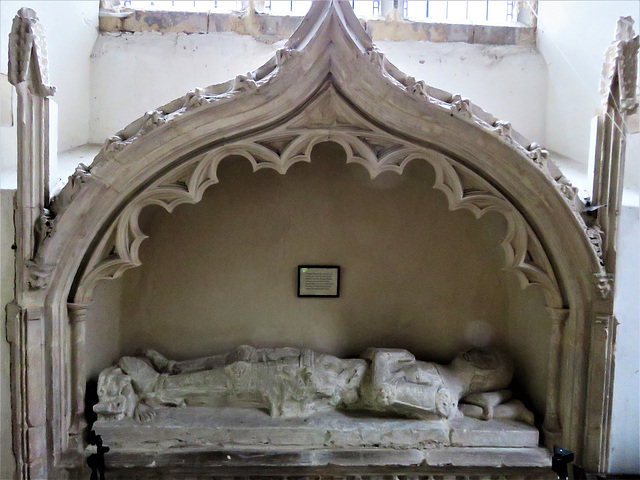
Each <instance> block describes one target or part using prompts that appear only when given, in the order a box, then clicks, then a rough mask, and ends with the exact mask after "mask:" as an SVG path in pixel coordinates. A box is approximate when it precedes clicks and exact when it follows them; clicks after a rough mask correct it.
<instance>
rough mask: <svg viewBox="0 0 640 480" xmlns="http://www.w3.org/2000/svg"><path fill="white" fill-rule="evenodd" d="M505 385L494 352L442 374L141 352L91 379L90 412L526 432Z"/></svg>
mask: <svg viewBox="0 0 640 480" xmlns="http://www.w3.org/2000/svg"><path fill="white" fill-rule="evenodd" d="M512 376H513V364H512V362H511V361H510V360H509V358H508V357H507V356H506V355H504V354H503V353H502V352H500V351H497V350H491V351H480V350H470V351H468V352H465V353H462V354H460V355H458V356H456V357H455V358H454V359H453V361H452V362H451V363H450V364H448V365H439V364H436V363H432V362H424V361H419V360H416V358H415V357H414V356H413V355H412V354H411V353H410V352H408V351H406V350H401V349H385V348H369V349H368V350H366V351H365V352H364V354H363V355H362V356H361V358H357V359H340V358H337V357H334V356H332V355H327V354H322V353H317V352H314V351H312V350H309V349H297V348H274V349H272V348H263V349H258V348H253V347H250V346H246V345H243V346H240V347H238V348H237V349H235V350H233V351H231V352H229V353H226V354H222V355H214V356H210V357H203V358H199V359H195V360H188V361H183V362H175V361H170V360H168V359H166V358H165V357H164V356H162V355H161V354H159V353H158V352H156V351H153V350H147V351H146V352H145V354H144V355H143V356H140V357H123V358H121V359H120V361H119V362H118V364H117V365H116V366H114V367H109V368H107V369H105V370H104V371H103V372H102V373H101V374H100V377H99V379H98V395H99V400H100V401H99V403H98V404H96V405H95V406H94V411H95V412H96V413H97V414H98V416H99V418H100V419H105V420H109V419H117V420H120V419H122V418H124V417H133V418H135V419H137V420H139V421H148V420H151V419H152V418H153V417H154V415H155V408H156V407H158V406H176V407H182V406H208V407H245V408H258V409H263V410H267V411H268V412H269V414H270V415H271V416H272V417H283V418H304V417H308V416H310V415H313V414H315V413H318V412H322V411H327V410H332V409H341V410H361V411H370V412H376V414H378V415H379V414H381V413H382V414H391V415H400V416H403V417H409V418H418V419H438V418H440V419H443V418H454V417H456V416H460V415H462V414H464V415H466V416H472V417H476V418H481V419H484V420H489V419H491V418H509V419H515V420H521V421H524V422H526V423H529V424H533V414H532V413H531V412H530V411H529V410H527V409H526V408H525V407H524V405H523V404H522V403H521V402H519V401H518V400H512V399H511V392H510V391H509V390H507V387H508V386H509V384H510V383H511V379H512ZM461 401H462V402H464V403H461V404H460V405H459V402H461Z"/></svg>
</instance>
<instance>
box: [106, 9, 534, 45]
mask: <svg viewBox="0 0 640 480" xmlns="http://www.w3.org/2000/svg"><path fill="white" fill-rule="evenodd" d="M302 18H303V17H296V16H277V15H267V14H259V13H253V14H250V13H246V12H233V13H208V12H174V11H146V10H123V11H120V12H112V11H108V10H102V11H101V12H100V31H101V32H111V33H117V32H120V33H135V32H158V33H187V34H193V33H200V34H205V33H221V32H234V33H238V34H241V35H252V36H254V37H256V38H257V39H258V40H261V41H266V42H276V41H279V40H282V39H285V38H288V37H290V36H291V35H292V34H293V32H294V31H295V29H296V28H297V27H298V25H299V24H300V22H301V21H302ZM361 21H362V22H363V23H364V24H365V28H366V29H367V31H368V32H369V33H370V35H371V36H372V38H373V40H374V41H375V40H396V41H415V40H421V41H429V42H464V43H472V44H486V45H527V46H532V45H535V41H536V39H535V32H536V29H535V27H531V26H526V25H521V24H516V25H474V24H470V23H467V24H454V23H437V22H416V21H409V20H400V21H398V20H385V19H372V20H366V21H365V20H361Z"/></svg>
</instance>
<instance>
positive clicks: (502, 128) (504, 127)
mask: <svg viewBox="0 0 640 480" xmlns="http://www.w3.org/2000/svg"><path fill="white" fill-rule="evenodd" d="M493 126H494V131H495V132H497V133H498V135H499V136H500V137H503V138H505V139H507V140H513V137H512V134H513V131H512V129H511V122H507V121H505V120H496V121H495V122H494V124H493Z"/></svg>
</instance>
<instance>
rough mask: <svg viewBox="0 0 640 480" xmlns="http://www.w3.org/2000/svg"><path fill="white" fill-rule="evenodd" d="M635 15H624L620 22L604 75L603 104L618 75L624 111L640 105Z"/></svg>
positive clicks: (601, 86) (620, 106) (620, 105)
mask: <svg viewBox="0 0 640 480" xmlns="http://www.w3.org/2000/svg"><path fill="white" fill-rule="evenodd" d="M633 23H634V22H633V19H632V18H631V17H620V19H619V20H618V23H617V25H616V33H615V40H614V41H613V42H612V43H611V45H609V48H608V49H607V51H606V53H605V61H604V64H603V67H602V77H601V79H600V99H601V101H602V103H603V105H606V104H607V103H608V102H609V95H610V94H611V87H612V84H613V79H614V77H615V76H616V75H617V76H618V84H619V86H620V102H619V103H620V104H619V105H617V108H619V109H620V111H621V113H625V112H633V111H634V110H636V109H637V107H638V102H637V99H636V84H637V77H638V47H639V46H640V39H639V37H638V36H637V35H635V32H634V31H633Z"/></svg>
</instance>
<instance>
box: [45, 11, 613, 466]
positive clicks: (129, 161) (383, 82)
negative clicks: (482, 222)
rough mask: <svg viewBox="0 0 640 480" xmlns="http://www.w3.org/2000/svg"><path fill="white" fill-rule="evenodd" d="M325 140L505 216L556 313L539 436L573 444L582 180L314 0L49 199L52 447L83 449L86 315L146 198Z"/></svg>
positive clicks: (306, 157) (580, 413)
mask: <svg viewBox="0 0 640 480" xmlns="http://www.w3.org/2000/svg"><path fill="white" fill-rule="evenodd" d="M353 72H358V74H357V75H354V74H353ZM327 140H329V141H333V142H336V143H338V144H340V145H341V146H342V148H343V149H344V150H345V152H346V154H347V162H353V163H358V164H360V165H362V166H363V167H364V168H366V169H367V170H368V172H369V174H370V175H371V177H372V178H373V177H375V176H376V175H378V174H380V173H381V172H385V171H393V172H397V173H398V174H401V173H402V171H403V169H404V167H405V166H406V165H407V163H409V162H410V161H412V160H416V159H419V160H424V161H427V162H429V163H430V164H431V165H432V166H433V168H434V170H435V172H436V183H435V185H434V187H435V188H437V189H439V190H440V191H442V192H443V193H444V194H445V195H446V197H447V199H448V204H449V208H450V209H451V210H454V209H459V208H464V209H468V210H470V211H471V212H472V213H473V214H474V215H475V216H476V217H478V218H479V217H480V216H482V215H483V214H484V213H485V212H487V211H497V212H499V213H501V214H502V215H503V216H504V218H505V219H506V222H507V233H506V235H505V238H504V240H503V244H502V245H503V249H504V253H505V265H506V267H507V268H508V269H509V270H511V271H513V272H514V274H515V277H514V278H517V279H518V280H519V281H520V283H521V285H522V286H523V287H524V286H527V285H529V284H534V285H536V286H538V287H539V288H541V289H542V291H543V292H544V296H545V300H546V303H547V306H548V308H549V312H550V317H551V319H552V321H553V330H552V332H553V333H552V336H551V338H550V342H551V350H550V351H551V358H550V360H549V388H548V393H547V395H548V401H547V410H546V417H545V422H544V425H543V429H544V433H545V436H546V443H547V444H552V443H562V444H563V445H565V446H568V447H570V448H572V449H574V450H575V451H576V452H577V453H578V454H580V453H581V449H582V445H583V441H584V438H585V436H586V435H588V431H587V429H588V428H590V427H589V426H585V417H586V415H587V413H586V401H585V398H584V392H585V389H586V384H587V380H586V378H587V367H588V362H587V353H586V352H587V351H588V347H587V346H586V345H588V338H589V332H590V324H591V322H592V321H593V319H594V318H595V316H596V313H597V308H596V307H595V306H596V305H597V302H598V301H599V300H598V299H599V298H600V295H603V296H604V295H606V294H607V291H608V290H607V288H608V285H607V284H606V282H605V283H603V282H599V281H598V279H603V278H606V275H605V271H604V267H603V265H602V261H601V258H600V256H599V250H598V242H597V237H596V236H594V234H593V232H590V231H589V229H588V228H587V227H586V225H585V223H584V221H583V219H582V217H581V214H580V201H579V199H578V198H577V197H576V191H575V189H574V188H573V187H571V185H570V184H569V183H568V182H567V181H566V179H565V178H564V177H563V176H562V174H561V173H560V172H559V170H558V169H557V168H556V167H555V166H554V165H553V164H552V163H551V162H550V161H549V160H548V159H547V156H546V152H545V151H544V150H543V149H541V148H540V147H539V146H538V145H537V144H534V143H531V142H529V141H527V140H525V139H524V138H523V137H522V136H521V135H519V134H518V133H517V132H515V131H513V130H512V129H511V126H510V124H509V123H508V122H503V121H500V120H498V119H496V118H495V117H493V116H492V115H490V114H488V113H486V112H484V111H483V110H481V109H480V108H478V107H477V106H475V105H473V104H472V103H471V102H470V101H469V100H467V99H465V98H461V97H460V96H458V95H452V94H449V93H447V92H444V91H441V90H438V89H434V88H431V87H429V86H427V85H425V84H424V83H423V82H421V81H416V80H415V79H414V78H412V77H409V76H407V75H405V74H403V73H402V72H400V71H399V70H398V69H397V68H396V67H394V66H393V65H392V64H391V63H390V62H389V61H388V60H387V59H386V58H385V56H384V55H383V54H382V53H381V52H379V51H378V50H377V49H376V48H375V46H374V45H373V43H372V41H371V39H370V38H369V36H368V35H367V34H366V32H365V30H364V29H363V27H362V26H361V24H360V22H359V21H358V20H357V18H356V17H355V15H354V13H353V11H352V10H351V8H350V6H349V5H348V2H340V1H317V2H314V3H313V6H312V8H311V10H310V12H309V14H308V15H307V17H305V19H304V20H303V22H302V24H301V25H300V27H299V28H298V30H297V31H296V32H295V33H294V35H293V36H292V37H291V39H290V40H289V41H288V42H287V44H286V45H285V47H284V48H282V49H281V50H279V51H278V52H277V53H276V55H275V56H274V57H273V58H272V59H271V60H270V61H268V62H267V63H266V64H265V65H263V66H262V67H260V68H258V69H257V70H255V71H253V72H250V73H249V74H247V75H246V76H238V77H236V78H235V79H234V80H232V81H229V82H227V83H224V84H220V85H214V86H211V87H208V88H205V89H195V90H193V91H191V92H189V93H187V94H186V95H185V96H183V97H181V98H178V99H176V100H174V101H173V102H171V103H169V104H167V105H164V106H162V107H160V108H158V109H156V110H153V111H150V112H147V113H146V114H145V115H144V116H143V117H141V118H140V119H138V120H136V121H135V122H133V123H132V124H130V125H129V126H127V127H126V128H124V129H123V130H122V131H120V132H118V133H117V134H116V135H114V136H113V137H110V138H109V139H108V140H107V142H106V143H105V145H104V147H103V148H102V150H101V151H100V153H99V154H98V156H97V157H96V158H95V160H94V161H93V163H92V164H91V165H90V166H88V167H87V166H83V165H80V166H79V167H78V169H76V172H75V173H74V174H73V175H72V176H71V177H70V179H69V183H68V184H67V185H66V186H65V188H64V189H63V190H62V191H61V192H60V194H59V195H58V196H57V198H56V199H55V201H54V202H53V204H52V212H53V214H54V215H55V219H54V223H53V229H52V231H51V232H50V234H49V236H48V237H47V238H46V240H45V241H44V243H43V244H42V245H41V247H40V248H39V249H38V258H37V264H36V266H35V267H34V270H33V277H34V288H40V287H41V288H42V289H43V290H44V292H45V298H46V302H45V312H46V315H48V316H49V319H50V325H51V338H52V340H51V342H50V343H49V344H48V347H47V348H48V351H49V353H50V355H51V362H52V366H51V372H52V382H53V384H55V385H58V386H63V385H64V386H67V387H66V388H68V389H69V391H70V392H71V394H70V398H53V399H52V401H51V402H50V403H51V409H52V415H51V418H52V419H53V420H52V422H51V425H50V427H49V428H51V429H53V431H54V435H52V437H51V438H53V445H51V450H52V451H53V452H54V455H57V457H58V458H59V457H60V456H61V455H62V454H64V453H65V452H68V451H70V450H73V449H74V448H76V449H77V448H78V447H79V446H81V445H83V441H82V439H81V438H80V437H79V436H80V435H81V434H82V429H83V411H84V382H85V375H84V366H83V365H84V355H85V353H84V329H85V328H86V326H85V323H86V322H85V321H84V318H85V314H86V310H87V307H88V304H89V303H90V301H91V297H92V293H93V289H94V287H95V285H96V284H97V282H99V281H101V280H104V279H109V278H115V277H118V276H120V275H121V274H122V273H123V272H124V271H125V270H126V269H128V268H131V267H135V266H137V265H140V259H139V257H138V249H139V246H140V244H141V242H142V241H143V240H144V239H145V238H146V237H145V235H144V233H143V232H142V231H141V229H140V227H139V225H138V217H139V214H140V212H141V211H142V209H143V208H144V207H146V206H148V205H160V206H162V207H164V208H165V209H167V210H168V211H172V210H173V209H174V208H175V207H176V206H177V205H179V204H181V203H196V202H198V201H200V199H201V198H202V195H203V192H204V191H205V190H206V188H207V187H209V186H211V185H213V184H215V183H216V182H217V177H216V170H217V166H218V164H219V163H220V161H221V160H222V159H223V158H225V157H228V156H230V155H240V156H243V157H245V158H246V159H248V160H249V161H250V162H251V164H252V165H253V168H254V170H258V169H262V168H271V169H274V170H276V171H278V172H279V173H281V174H285V173H286V171H287V169H288V168H289V167H290V166H291V165H292V164H293V163H295V162H299V161H310V152H311V149H312V148H313V146H314V145H315V144H317V143H318V142H322V141H327ZM41 272H46V275H47V278H46V280H45V281H43V282H41V281H40V279H41V277H42V276H43V274H42V273H41ZM36 277H37V278H36ZM36 280H38V281H36ZM89 328H90V325H89ZM49 395H50V396H53V395H54V394H53V391H52V390H50V391H49ZM594 428H595V427H594Z"/></svg>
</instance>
